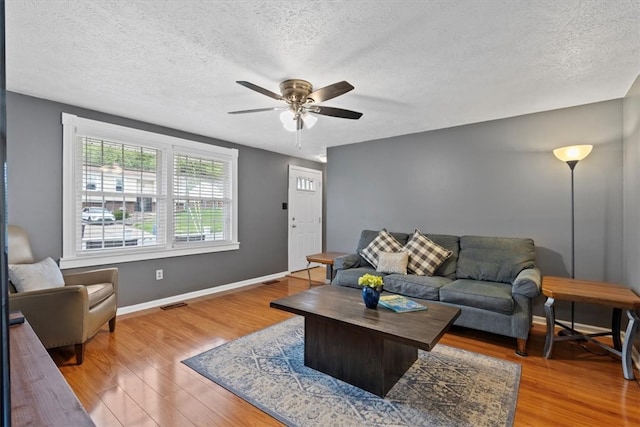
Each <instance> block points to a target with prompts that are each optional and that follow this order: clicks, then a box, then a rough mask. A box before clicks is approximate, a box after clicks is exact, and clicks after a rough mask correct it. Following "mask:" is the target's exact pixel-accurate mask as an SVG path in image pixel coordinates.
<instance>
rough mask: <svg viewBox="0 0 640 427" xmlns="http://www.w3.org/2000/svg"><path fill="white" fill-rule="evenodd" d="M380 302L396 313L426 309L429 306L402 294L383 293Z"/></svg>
mask: <svg viewBox="0 0 640 427" xmlns="http://www.w3.org/2000/svg"><path fill="white" fill-rule="evenodd" d="M378 303H379V304H380V305H381V306H383V307H386V308H388V309H390V310H393V311H395V312H396V313H405V312H408V311H420V310H426V309H427V306H426V305H422V304H418V303H417V302H415V301H413V300H410V299H409V298H406V297H403V296H402V295H382V296H380V300H379V301H378Z"/></svg>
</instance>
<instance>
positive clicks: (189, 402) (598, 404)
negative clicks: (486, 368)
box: [51, 269, 640, 427]
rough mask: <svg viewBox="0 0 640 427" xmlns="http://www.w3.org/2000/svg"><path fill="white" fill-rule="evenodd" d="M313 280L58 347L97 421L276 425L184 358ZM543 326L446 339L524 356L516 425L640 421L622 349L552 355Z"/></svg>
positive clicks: (288, 282)
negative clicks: (509, 334) (547, 354)
mask: <svg viewBox="0 0 640 427" xmlns="http://www.w3.org/2000/svg"><path fill="white" fill-rule="evenodd" d="M316 270H317V271H314V275H321V274H324V271H323V270H321V269H316ZM318 278H319V279H321V278H322V276H314V279H318ZM308 287H309V284H308V282H307V280H306V279H298V278H293V277H291V278H283V279H281V280H280V281H279V282H278V283H275V284H270V285H256V286H252V287H251V288H245V289H243V290H240V291H235V292H229V293H225V294H218V295H214V296H210V297H203V298H200V299H197V300H190V301H187V303H188V305H186V306H184V307H180V308H175V309H171V310H166V311H164V310H161V309H152V310H148V311H145V312H140V313H134V314H131V315H126V316H122V317H119V318H118V324H117V328H116V332H115V333H113V334H110V333H109V331H108V327H107V326H106V325H105V327H103V329H102V330H101V331H100V332H99V333H98V334H97V335H96V336H95V337H94V338H93V339H92V340H91V341H90V342H89V343H88V344H87V346H86V354H85V360H84V363H83V364H82V365H80V366H76V365H73V363H74V357H73V355H74V353H73V348H69V349H59V350H54V351H52V352H51V354H52V356H53V357H54V360H55V361H56V363H57V364H58V366H59V367H60V370H61V371H62V373H63V375H64V377H65V378H66V379H67V381H68V382H69V384H70V385H71V388H72V389H73V391H74V392H75V393H76V395H77V396H78V398H79V399H80V401H81V402H82V404H83V405H84V406H85V408H86V410H87V412H89V414H90V415H91V417H92V419H93V420H94V421H95V423H96V424H97V425H98V426H147V425H148V426H155V425H161V426H180V427H183V426H190V425H198V426H230V425H242V426H251V425H254V426H278V425H281V424H280V423H279V422H278V421H276V420H275V419H273V418H271V417H270V416H269V415H267V414H265V413H264V412H262V411H260V410H259V409H256V408H255V407H253V406H251V405H250V404H248V403H246V402H245V401H243V400H242V399H240V398H238V397H236V396H235V395H234V394H232V393H230V392H228V391H226V390H225V389H223V388H222V387H220V386H218V385H216V384H215V383H213V382H211V381H209V380H207V379H205V378H204V377H202V376H200V375H199V374H197V373H195V372H194V371H192V370H191V369H189V368H187V367H186V366H184V365H183V364H182V363H180V362H181V361H182V360H184V359H186V358H188V357H190V356H194V355H196V354H198V353H201V352H203V351H205V350H207V349H209V348H212V347H214V346H218V345H220V344H222V343H225V342H227V341H229V340H233V339H235V338H238V337H241V336H243V335H246V334H249V333H251V332H254V331H257V330H259V329H262V328H265V327H267V326H269V325H272V324H274V323H277V322H280V321H282V320H285V319H287V318H289V317H291V315H290V314H288V313H285V312H283V311H280V310H276V309H271V308H269V302H270V301H271V300H274V299H277V298H280V297H282V296H285V295H291V294H293V293H297V292H301V291H304V290H306V289H308ZM544 333H545V331H544V327H543V326H542V325H535V327H534V329H533V332H532V334H531V338H530V341H529V346H528V351H529V357H526V358H522V357H518V356H516V355H515V353H514V349H515V340H514V339H508V338H503V337H499V336H496V335H491V334H483V333H480V332H477V331H473V330H469V329H462V328H454V329H453V330H452V331H450V333H447V334H446V335H445V336H444V337H443V338H442V340H441V341H440V342H441V343H442V344H446V345H450V346H453V347H458V348H463V349H466V350H470V351H475V352H478V353H482V354H485V355H488V356H493V357H498V358H501V359H506V360H510V361H513V362H516V363H520V364H521V365H522V377H521V383H520V391H519V395H518V406H517V411H516V417H515V425H517V426H545V425H550V426H638V425H640V382H639V381H638V380H637V379H636V380H634V381H627V380H625V379H624V378H623V376H622V367H621V364H620V360H619V359H618V358H616V357H614V356H609V355H604V356H600V355H596V354H594V353H592V352H589V351H585V350H584V349H583V348H582V347H581V346H580V344H576V343H568V342H559V343H556V344H555V345H554V353H553V359H550V360H547V359H544V358H543V357H542V350H543V347H544ZM589 348H590V347H589ZM590 349H591V348H590ZM591 350H592V351H593V352H595V353H600V349H597V348H594V349H591ZM635 375H636V377H640V373H638V371H637V370H636V371H635Z"/></svg>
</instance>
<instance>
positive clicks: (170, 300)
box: [117, 271, 287, 316]
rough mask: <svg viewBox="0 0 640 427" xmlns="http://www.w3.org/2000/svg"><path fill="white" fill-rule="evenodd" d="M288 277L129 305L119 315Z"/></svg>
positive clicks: (269, 277)
mask: <svg viewBox="0 0 640 427" xmlns="http://www.w3.org/2000/svg"><path fill="white" fill-rule="evenodd" d="M286 275H287V272H286V271H285V272H282V273H275V274H270V275H268V276H262V277H256V278H254V279H248V280H242V281H240V282H235V283H230V284H228V285H221V286H214V287H213V288H207V289H202V290H199V291H194V292H188V293H186V294H180V295H174V296H172V297H167V298H162V299H157V300H153V301H148V302H143V303H141V304H135V305H129V306H126V307H120V308H118V312H117V315H118V316H121V315H123V314H130V313H135V312H137V311H142V310H147V309H150V308H156V307H160V306H163V305H168V304H175V303H177V302H183V301H185V300H189V299H193V298H199V297H203V296H207V295H212V294H217V293H220V292H225V291H230V290H233V289H239V288H243V287H245V286H251V285H255V284H258V283H261V282H265V281H267V280H274V279H279V278H281V277H284V276H286Z"/></svg>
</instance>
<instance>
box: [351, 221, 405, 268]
mask: <svg viewBox="0 0 640 427" xmlns="http://www.w3.org/2000/svg"><path fill="white" fill-rule="evenodd" d="M401 250H402V244H401V243H400V242H398V241H397V240H396V238H395V237H393V236H392V235H391V233H389V232H388V231H387V230H385V229H384V228H383V229H382V230H380V232H379V233H378V235H377V236H376V238H375V239H373V240H372V241H371V243H369V244H368V245H367V247H366V248H364V249H362V250H361V251H360V255H361V256H362V257H363V258H364V259H365V260H367V262H368V263H369V264H371V265H372V266H374V267H377V266H378V254H379V253H380V252H400V251H401Z"/></svg>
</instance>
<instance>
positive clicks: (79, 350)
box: [75, 343, 85, 365]
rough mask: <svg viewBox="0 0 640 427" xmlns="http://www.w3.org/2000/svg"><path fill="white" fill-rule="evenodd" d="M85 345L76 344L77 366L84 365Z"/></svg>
mask: <svg viewBox="0 0 640 427" xmlns="http://www.w3.org/2000/svg"><path fill="white" fill-rule="evenodd" d="M84 344H85V343H82V344H76V345H75V347H76V364H78V365H82V362H83V361H84Z"/></svg>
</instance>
